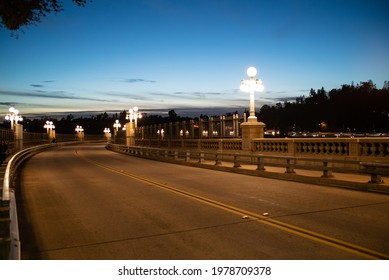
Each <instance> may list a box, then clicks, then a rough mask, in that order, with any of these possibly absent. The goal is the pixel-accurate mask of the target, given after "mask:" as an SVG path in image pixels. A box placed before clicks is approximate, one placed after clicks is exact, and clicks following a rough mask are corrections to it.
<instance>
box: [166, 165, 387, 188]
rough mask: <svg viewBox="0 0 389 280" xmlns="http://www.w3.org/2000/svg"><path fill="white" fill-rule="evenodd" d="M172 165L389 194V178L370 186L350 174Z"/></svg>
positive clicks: (363, 177) (366, 180)
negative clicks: (330, 174) (328, 174)
mask: <svg viewBox="0 0 389 280" xmlns="http://www.w3.org/2000/svg"><path fill="white" fill-rule="evenodd" d="M169 162H170V161H169ZM172 163H178V164H184V165H190V166H194V167H201V168H207V169H214V170H219V171H225V172H233V173H239V174H245V175H251V176H259V177H266V178H271V179H280V180H288V181H295V182H301V183H307V184H315V185H324V186H332V187H340V188H347V189H354V190H360V191H370V192H379V193H383V194H389V177H386V178H385V177H382V179H383V183H381V184H372V183H369V181H370V175H367V174H366V175H365V174H351V173H332V177H331V178H322V175H323V172H322V171H313V170H303V169H295V170H294V171H295V173H285V170H286V169H285V167H271V166H265V170H264V171H259V170H256V168H257V166H256V165H244V164H242V165H241V166H240V167H234V164H233V163H232V162H226V161H223V163H222V164H221V165H215V161H214V160H212V161H211V160H205V161H204V162H203V163H201V164H200V163H198V162H195V161H189V162H185V161H180V160H176V161H172Z"/></svg>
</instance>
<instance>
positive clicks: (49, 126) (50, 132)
mask: <svg viewBox="0 0 389 280" xmlns="http://www.w3.org/2000/svg"><path fill="white" fill-rule="evenodd" d="M43 127H44V128H46V129H47V135H48V136H49V140H52V139H54V138H55V132H54V130H53V129H55V125H54V124H53V122H52V121H46V124H45V125H44V126H43Z"/></svg>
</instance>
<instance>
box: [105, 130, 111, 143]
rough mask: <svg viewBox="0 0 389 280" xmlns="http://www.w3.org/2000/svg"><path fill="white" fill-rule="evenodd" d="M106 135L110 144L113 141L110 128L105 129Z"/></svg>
mask: <svg viewBox="0 0 389 280" xmlns="http://www.w3.org/2000/svg"><path fill="white" fill-rule="evenodd" d="M104 135H105V138H106V139H107V142H109V141H110V140H111V130H110V129H109V128H104Z"/></svg>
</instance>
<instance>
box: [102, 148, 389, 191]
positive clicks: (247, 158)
mask: <svg viewBox="0 0 389 280" xmlns="http://www.w3.org/2000/svg"><path fill="white" fill-rule="evenodd" d="M106 148H107V149H109V150H112V151H115V152H120V153H124V154H129V155H134V156H139V157H147V158H154V159H158V160H165V161H171V160H175V161H181V162H185V163H191V164H192V165H193V164H195V165H213V166H222V165H224V164H226V163H228V165H229V168H233V169H235V172H236V170H237V169H247V168H246V167H247V166H251V169H250V171H254V172H256V173H257V174H258V175H264V172H265V170H266V168H267V167H281V168H284V174H295V173H296V170H297V169H300V170H308V171H320V174H321V176H319V178H331V179H334V174H333V173H348V174H359V175H361V174H362V175H369V176H370V181H368V182H366V183H370V185H379V184H382V183H383V180H382V177H383V176H389V164H387V163H380V162H364V161H358V160H342V159H333V158H311V157H296V156H278V155H264V154H247V153H224V152H215V151H200V150H182V149H178V150H177V149H165V148H150V147H139V146H133V147H129V146H124V145H115V144H108V145H107V146H106ZM244 165H246V167H244ZM226 167H227V166H226ZM253 167H254V168H253ZM242 173H243V172H242ZM251 173H252V172H251ZM288 178H293V177H291V176H289V177H288ZM338 181H339V180H334V183H336V182H338ZM326 182H327V183H331V182H330V181H329V180H327V181H326ZM323 183H324V182H323ZM382 189H383V192H387V191H388V192H389V189H387V188H382ZM371 190H375V191H380V190H379V189H377V188H375V187H374V188H371Z"/></svg>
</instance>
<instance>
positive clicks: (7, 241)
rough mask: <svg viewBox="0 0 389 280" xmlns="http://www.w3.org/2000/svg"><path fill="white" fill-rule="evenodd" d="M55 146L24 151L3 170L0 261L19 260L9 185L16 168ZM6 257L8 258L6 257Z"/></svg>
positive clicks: (11, 159)
mask: <svg viewBox="0 0 389 280" xmlns="http://www.w3.org/2000/svg"><path fill="white" fill-rule="evenodd" d="M56 146H57V145H56V144H46V145H40V146H34V147H31V148H27V149H24V150H22V151H20V152H18V153H16V154H15V155H14V156H12V157H11V158H10V160H9V161H8V164H7V167H6V169H5V174H4V179H3V187H2V195H1V201H0V207H1V210H2V211H1V212H2V214H1V217H2V220H1V223H0V228H1V231H0V232H1V235H0V254H1V257H0V259H6V258H9V259H16V260H19V259H20V241H19V229H18V220H17V210H16V199H15V194H14V192H13V190H12V189H11V183H12V181H13V179H14V175H15V173H16V170H17V168H18V167H19V166H20V164H21V163H22V162H23V161H24V160H25V159H27V158H28V157H30V156H31V155H33V154H35V153H38V152H41V151H42V150H45V149H48V148H52V147H56ZM7 256H8V257H7Z"/></svg>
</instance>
